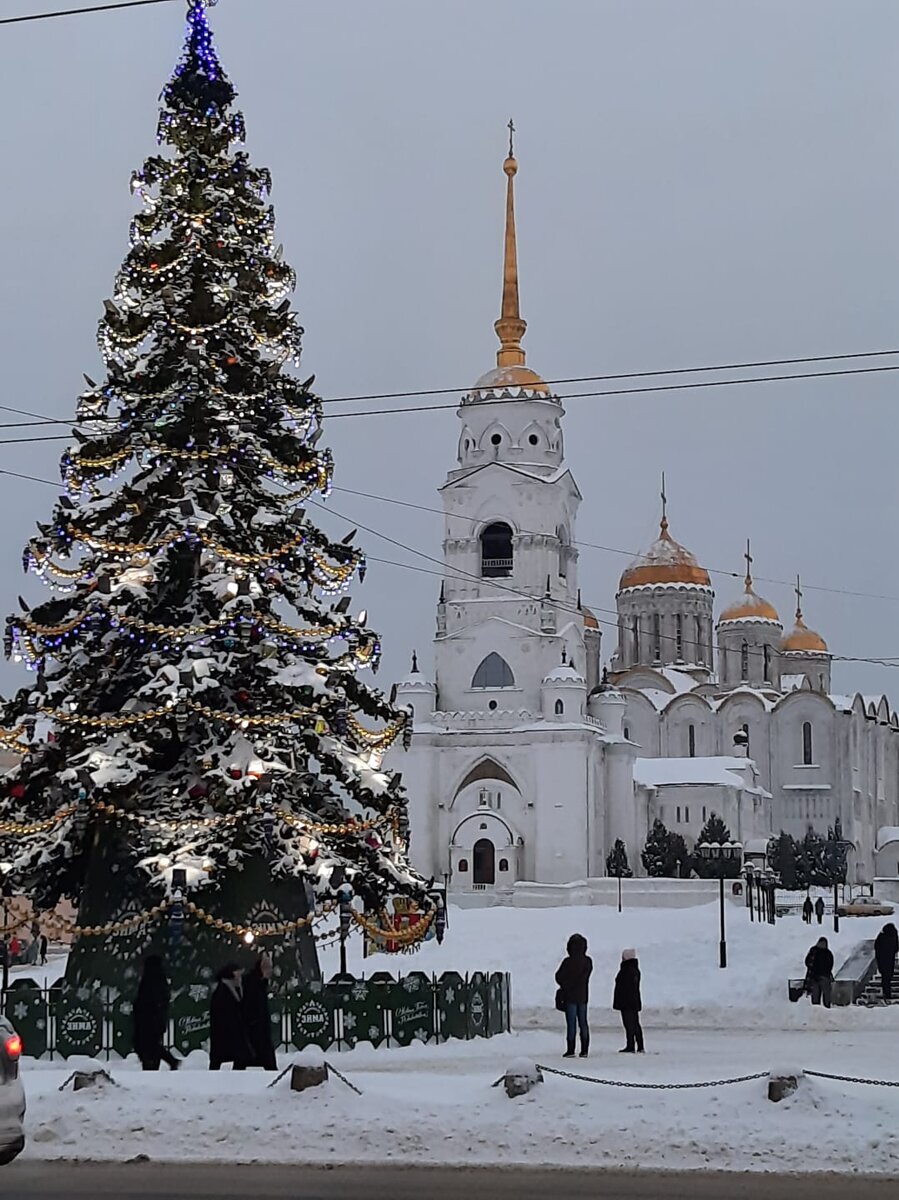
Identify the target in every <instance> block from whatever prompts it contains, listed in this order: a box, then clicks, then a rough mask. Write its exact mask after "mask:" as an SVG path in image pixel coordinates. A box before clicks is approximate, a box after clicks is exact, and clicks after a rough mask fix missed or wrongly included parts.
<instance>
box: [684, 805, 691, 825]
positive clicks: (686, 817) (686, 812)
mask: <svg viewBox="0 0 899 1200" xmlns="http://www.w3.org/2000/svg"><path fill="white" fill-rule="evenodd" d="M684 824H685V825H689V824H690V806H689V804H688V805H687V806H686V807H685V808H684Z"/></svg>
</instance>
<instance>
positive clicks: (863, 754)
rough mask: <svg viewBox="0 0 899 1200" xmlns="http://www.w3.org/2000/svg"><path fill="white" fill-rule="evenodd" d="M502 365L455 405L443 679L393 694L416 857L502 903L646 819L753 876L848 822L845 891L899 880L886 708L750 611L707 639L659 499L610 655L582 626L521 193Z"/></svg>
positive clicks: (566, 876) (703, 579)
mask: <svg viewBox="0 0 899 1200" xmlns="http://www.w3.org/2000/svg"><path fill="white" fill-rule="evenodd" d="M503 170H504V171H505V174H506V177H507V184H506V233H505V256H504V269H503V295H502V313H501V316H500V319H499V320H498V321H497V322H496V333H497V336H498V338H499V342H500V348H499V350H498V352H497V366H496V368H495V369H494V370H491V371H488V372H487V374H486V375H482V376H481V378H480V379H479V380H478V381H477V383H476V384H475V385H474V387H473V388H472V390H471V391H470V392H469V393H468V394H467V395H465V396H463V397H462V400H461V403H460V406H459V410H458V416H459V418H460V421H461V425H462V431H461V434H460V437H459V443H458V452H457V463H458V465H457V466H456V468H455V469H453V470H451V471H450V473H449V475H448V476H447V480H446V483H445V484H444V485H443V487H442V488H441V489H440V494H441V496H442V498H443V506H444V511H445V537H444V542H443V552H444V563H445V569H444V570H445V573H444V580H443V584H442V586H441V591H440V599H439V602H438V605H437V630H436V637H435V639H434V677H433V680H430V679H428V678H426V677H425V675H423V674H422V673H421V672H420V671H419V669H418V664H417V661H416V660H415V658H414V656H413V671H412V673H411V674H410V675H409V676H408V677H407V678H405V679H403V680H402V681H401V682H399V683H398V684H397V685H396V688H395V695H396V700H397V702H398V703H399V704H402V705H407V706H409V708H410V709H411V711H412V716H413V736H412V741H411V746H410V749H409V750H408V752H407V753H406V754H405V755H403V757H402V761H401V762H400V761H397V762H395V763H394V765H395V766H397V767H399V769H401V770H402V771H403V774H404V778H405V781H406V784H407V787H408V791H409V795H410V798H411V799H410V823H411V838H412V841H411V849H412V856H413V861H414V862H415V865H416V866H417V867H418V868H419V869H420V870H421V871H422V872H423V873H424V874H426V875H433V876H435V877H438V878H440V877H446V878H447V879H448V881H449V885H450V889H451V890H454V891H473V890H498V891H508V890H510V889H511V888H512V886H513V885H514V884H515V883H516V882H517V881H532V882H535V883H547V884H552V883H556V884H557V883H569V882H574V881H577V880H583V879H587V878H591V877H596V876H601V875H604V874H605V860H606V855H607V854H608V852H609V850H610V849H611V847H612V845H613V844H614V842H615V840H616V839H618V838H621V839H622V841H623V842H624V844H625V846H626V848H627V851H628V857H629V861H630V866H631V868H632V869H633V871H634V873H635V874H636V875H641V874H643V873H644V872H643V868H642V864H641V861H640V852H641V850H642V848H643V845H644V844H645V841H646V837H647V833H648V831H649V829H650V828H651V827H652V824H653V821H654V820H655V819H656V818H657V817H658V818H661V820H663V821H664V822H665V824H666V825H667V826H668V828H669V829H671V830H673V831H675V832H679V833H681V834H683V835H684V837H685V839H686V840H687V843H688V845H692V843H693V841H694V840H695V838H696V836H697V834H698V833H699V831H700V829H701V828H702V826H703V824H704V823H705V819H706V817H707V816H708V815H709V814H710V813H711V812H717V813H718V814H719V815H720V816H722V817H723V818H724V820H725V821H726V823H727V824H728V826H729V828H730V831H731V836H732V837H733V838H734V839H735V840H737V841H739V842H741V843H742V844H743V846H744V854H745V856H746V857H747V858H750V859H751V858H755V859H756V860H757V861H758V860H760V859H761V858H763V856H764V852H765V847H766V845H767V841H768V838H769V837H770V836H771V834H772V833H776V832H779V831H780V830H781V829H785V830H786V831H787V832H789V833H792V834H794V835H796V836H802V835H803V834H804V833H805V831H806V830H807V829H808V828H809V826H812V827H814V828H815V829H816V830H818V831H820V832H822V833H825V832H826V830H827V828H828V826H831V825H833V824H834V822H835V821H836V820H837V819H838V818H839V819H840V821H841V824H842V829H843V836H844V838H846V840H847V841H848V842H850V843H851V849H850V852H849V858H850V878H851V879H853V880H856V881H870V880H872V879H873V878H874V877H875V876H878V875H885V876H892V877H896V876H897V875H899V736H897V734H899V719H897V715H896V713H895V712H894V711H893V710H892V709H891V707H890V705H889V702H888V701H887V699H886V698H885V697H876V698H872V697H865V696H861V695H855V696H842V695H834V694H832V693H831V656H830V654H829V652H828V649H827V645H826V644H825V642H824V639H823V638H822V637H821V636H820V635H819V634H817V633H814V632H813V631H812V630H810V629H808V628H807V627H806V625H805V623H804V621H803V617H802V612H801V591H800V590H799V585H798V581H797V610H796V616H795V626H794V628H793V629H792V630H791V631H790V632H788V633H786V634H785V632H784V627H783V625H782V622H781V620H780V617H779V616H778V613H777V611H776V610H775V609H774V607H773V606H772V605H771V604H770V603H768V602H767V601H766V600H764V599H762V598H761V597H760V596H758V595H757V594H756V592H755V590H754V587H753V582H752V575H751V567H752V558H751V555H750V553H749V547H748V545H747V552H746V564H747V570H746V580H745V589H744V592H743V594H742V595H740V596H739V598H738V599H737V600H736V601H735V603H733V604H731V605H730V606H729V607H727V608H726V609H724V611H723V612H721V614H720V616H719V617H718V620H717V622H716V621H715V619H714V600H715V595H714V592H713V590H712V586H711V581H710V578H709V574H708V572H707V571H706V570H705V569H704V568H703V567H701V566H700V565H699V563H698V562H697V560H696V558H695V557H694V556H693V555H692V554H691V553H690V552H689V551H688V550H686V549H685V548H684V547H683V546H681V545H680V544H679V543H678V542H676V541H675V540H674V538H673V537H672V536H671V533H670V532H669V527H668V520H667V513H666V511H665V502H664V487H663V508H662V520H661V528H660V531H659V537H658V539H657V540H656V541H655V542H654V543H653V545H652V546H650V548H649V549H648V551H647V552H646V553H645V554H644V555H641V556H640V557H639V558H638V559H636V560H635V561H634V562H633V563H632V564H631V565H630V566H629V567H628V568H627V570H626V571H625V572H624V574H623V575H622V576H621V581H620V584H619V589H618V593H617V597H616V599H617V608H618V646H617V648H616V650H615V653H614V654H613V656H612V658H611V663H610V665H609V668H608V670H607V671H604V670H603V665H602V649H601V632H600V629H599V624H598V622H597V620H596V618H595V617H594V615H593V614H592V613H591V612H590V610H589V609H587V608H585V607H583V606H582V604H581V601H580V593H579V589H578V582H577V561H578V554H577V549H576V546H577V543H576V539H575V522H576V518H577V511H578V506H579V505H580V502H581V493H580V491H579V489H578V486H577V484H576V483H575V481H574V478H573V477H572V474H571V472H570V471H569V470H568V468H567V467H566V465H565V453H564V442H563V432H562V418H563V416H564V415H565V414H564V410H563V408H562V405H561V402H560V400H559V398H558V397H557V396H554V395H553V393H552V391H551V389H550V387H549V386H548V385H547V384H546V383H545V382H544V381H543V380H542V379H541V378H540V376H539V375H537V374H536V373H535V372H534V371H532V370H531V369H530V368H529V367H527V366H526V365H525V354H524V350H523V349H522V347H521V339H522V336H523V335H524V332H525V328H526V325H525V322H524V320H522V318H521V315H520V311H519V300H518V263H517V249H516V237H515V214H514V184H513V180H514V178H515V175H516V172H517V170H518V167H517V163H516V161H515V159H514V157H512V154H511V148H510V155H509V157H508V158H507V159H506V161H505V163H504V164H503Z"/></svg>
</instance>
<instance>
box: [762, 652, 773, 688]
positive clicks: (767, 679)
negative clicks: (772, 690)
mask: <svg viewBox="0 0 899 1200" xmlns="http://www.w3.org/2000/svg"><path fill="white" fill-rule="evenodd" d="M762 653H763V654H764V659H765V683H770V682H771V647H770V646H769V645H768V643H767V642H765V647H764V650H763V651H762Z"/></svg>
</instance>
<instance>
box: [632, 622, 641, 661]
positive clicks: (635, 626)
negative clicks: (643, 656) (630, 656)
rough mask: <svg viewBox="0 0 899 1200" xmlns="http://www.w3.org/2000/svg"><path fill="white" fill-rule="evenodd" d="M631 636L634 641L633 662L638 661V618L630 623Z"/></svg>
mask: <svg viewBox="0 0 899 1200" xmlns="http://www.w3.org/2000/svg"><path fill="white" fill-rule="evenodd" d="M631 634H632V636H633V639H634V662H635V663H638V662H639V661H640V618H639V617H634V618H633V620H632V621H631Z"/></svg>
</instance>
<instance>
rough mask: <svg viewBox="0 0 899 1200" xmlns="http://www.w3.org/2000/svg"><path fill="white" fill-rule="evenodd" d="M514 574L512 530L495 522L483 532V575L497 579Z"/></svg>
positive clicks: (502, 523) (486, 577) (501, 523)
mask: <svg viewBox="0 0 899 1200" xmlns="http://www.w3.org/2000/svg"><path fill="white" fill-rule="evenodd" d="M511 574H512V530H511V529H510V527H509V526H508V525H507V524H506V523H505V521H494V523H493V524H492V525H488V526H487V527H486V528H485V529H483V530H482V531H481V575H482V576H483V578H484V579H496V578H501V577H504V576H508V575H511Z"/></svg>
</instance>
